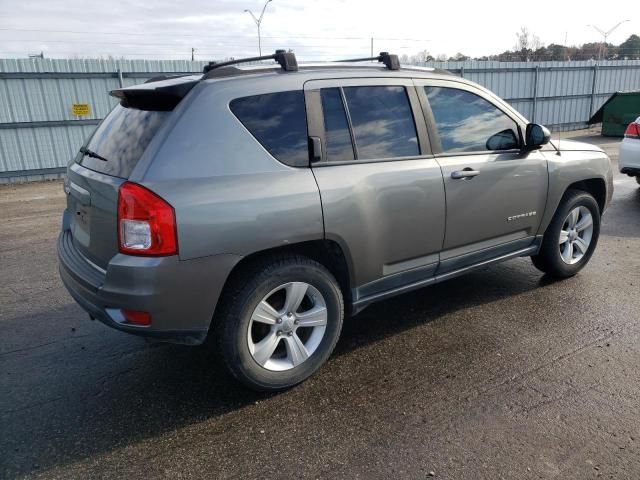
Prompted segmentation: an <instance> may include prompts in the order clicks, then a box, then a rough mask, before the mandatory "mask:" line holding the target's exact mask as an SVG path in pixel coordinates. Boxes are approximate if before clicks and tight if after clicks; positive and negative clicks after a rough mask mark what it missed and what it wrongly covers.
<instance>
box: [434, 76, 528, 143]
mask: <svg viewBox="0 0 640 480" xmlns="http://www.w3.org/2000/svg"><path fill="white" fill-rule="evenodd" d="M424 88H425V91H426V93H427V97H428V99H429V105H430V106H431V110H432V112H433V116H434V119H435V122H436V128H437V130H438V134H439V135H440V142H441V143H442V150H443V152H444V153H455V152H479V151H495V150H511V149H515V148H519V146H520V141H519V137H518V133H517V132H518V129H517V126H516V123H515V122H514V121H513V120H512V119H511V118H510V117H509V116H507V115H506V114H505V113H504V112H503V111H502V110H500V109H499V108H497V107H495V106H494V105H493V104H491V103H489V102H488V101H487V100H485V99H484V98H482V97H480V96H478V95H476V94H474V93H471V92H467V91H465V90H459V89H457V88H449V87H424Z"/></svg>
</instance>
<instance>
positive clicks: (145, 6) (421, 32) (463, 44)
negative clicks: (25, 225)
mask: <svg viewBox="0 0 640 480" xmlns="http://www.w3.org/2000/svg"><path fill="white" fill-rule="evenodd" d="M263 4H264V2H263V1H257V0H235V1H232V0H110V1H89V0H84V1H83V0H0V57H25V56H26V55H27V54H29V53H36V52H40V51H44V53H45V56H46V57H58V58H64V57H73V56H81V57H89V56H91V57H96V56H98V57H100V56H102V57H107V56H109V55H112V56H115V57H120V56H124V57H127V58H154V59H160V58H183V59H186V58H189V57H190V52H191V47H194V48H195V49H196V59H199V60H208V59H219V58H223V57H229V56H233V57H240V56H251V55H256V54H257V50H258V48H257V33H256V26H255V24H254V23H253V20H252V19H251V17H250V16H249V14H247V13H244V12H243V10H244V9H251V10H253V11H254V12H255V13H256V15H259V13H260V10H261V9H262V5H263ZM527 4H528V5H529V6H528V7H527V6H526V5H527ZM590 4H591V5H593V7H591V6H590ZM632 4H633V2H629V0H625V1H622V0H609V1H607V2H597V3H596V2H583V1H582V2H577V1H562V0H553V1H552V0H530V1H529V2H526V3H525V2H498V1H491V0H485V1H478V0H475V1H461V0H457V1H445V2H434V1H427V0H415V1H412V0H393V1H385V2H382V1H379V2H377V1H372V0H370V1H366V0H350V1H346V0H322V1H315V0H298V1H294V0H273V1H272V2H271V3H270V4H269V6H268V7H267V11H266V13H265V16H264V19H263V23H262V38H263V42H262V43H263V52H267V53H270V52H271V51H273V50H274V49H275V48H291V49H293V50H294V51H295V52H296V54H297V56H298V59H299V60H301V61H304V60H305V59H306V60H330V59H334V58H341V57H342V58H344V57H345V56H346V57H349V56H353V55H356V56H358V55H367V54H368V53H369V49H370V38H371V37H373V38H374V50H375V52H378V51H381V50H388V51H390V52H395V53H398V54H400V55H402V54H407V55H412V54H415V53H417V52H419V51H422V50H428V51H429V53H431V54H432V55H434V56H436V55H438V54H446V55H448V56H452V55H454V54H455V53H456V52H462V53H464V54H466V55H471V56H480V55H489V54H496V53H500V52H502V51H504V50H507V49H510V48H512V47H513V46H514V44H515V40H516V36H515V32H516V31H518V30H519V28H520V27H521V26H526V27H528V28H529V30H530V31H531V32H532V33H535V34H537V35H538V36H539V37H540V39H541V40H542V42H543V43H544V44H549V43H564V41H565V35H566V36H567V39H568V43H569V44H572V45H573V44H582V43H585V42H593V41H599V40H601V39H602V37H601V36H600V35H599V34H598V33H597V32H596V31H595V30H594V29H593V28H591V27H588V26H587V25H588V24H590V23H595V24H596V25H597V26H599V27H600V28H602V29H603V30H609V29H610V28H611V27H612V26H614V25H615V24H616V23H618V22H619V21H621V20H625V19H627V18H628V19H630V20H631V21H630V22H627V23H625V24H623V25H621V26H620V27H619V28H618V29H617V30H616V31H615V32H614V33H613V34H612V35H611V36H610V38H609V41H610V42H611V43H615V44H619V43H620V42H622V41H623V40H625V39H626V38H627V37H628V36H629V35H631V34H632V33H640V14H638V13H637V12H638V11H639V10H638V9H637V8H635V9H632V8H630V7H631V5H632ZM634 10H635V11H634Z"/></svg>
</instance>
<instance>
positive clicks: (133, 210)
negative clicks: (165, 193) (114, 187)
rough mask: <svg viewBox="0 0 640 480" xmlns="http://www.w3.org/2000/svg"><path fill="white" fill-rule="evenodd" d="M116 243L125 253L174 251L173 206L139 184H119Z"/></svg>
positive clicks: (175, 242) (141, 253) (144, 254)
mask: <svg viewBox="0 0 640 480" xmlns="http://www.w3.org/2000/svg"><path fill="white" fill-rule="evenodd" d="M118 244H119V248H120V253H126V254H127V255H143V256H168V255H175V254H177V253H178V239H177V234H176V215H175V212H174V210H173V207H172V206H171V205H169V204H168V203H167V202H166V201H164V200H163V199H162V198H160V197H159V196H158V195H156V194H155V193H153V192H152V191H151V190H147V189H146V188H144V187H143V186H141V185H138V184H136V183H131V182H125V183H123V184H122V185H121V186H120V191H119V192H118Z"/></svg>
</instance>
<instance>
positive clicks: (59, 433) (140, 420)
mask: <svg viewBox="0 0 640 480" xmlns="http://www.w3.org/2000/svg"><path fill="white" fill-rule="evenodd" d="M524 262H526V263H524ZM523 270H524V271H523ZM550 283H552V280H551V279H550V278H548V277H546V276H542V277H541V276H540V275H539V274H538V273H536V271H535V270H533V267H531V266H530V262H528V260H525V259H522V260H516V261H515V262H509V263H507V264H503V265H498V266H493V267H487V268H485V269H483V270H480V271H477V272H474V273H471V274H468V275H466V276H464V277H459V278H456V279H452V280H449V281H447V282H445V283H442V284H438V285H435V286H432V287H428V288H424V289H421V290H418V291H415V292H412V293H409V294H406V295H403V296H400V297H396V298H393V299H390V300H387V301H384V302H380V303H378V304H374V305H371V306H369V307H368V308H367V309H365V310H364V311H363V312H361V313H360V314H358V315H356V316H355V317H353V318H350V319H348V320H347V321H345V325H344V329H343V334H342V337H341V340H340V342H339V343H338V346H337V348H336V351H335V354H334V355H338V356H340V355H345V354H348V353H350V352H353V351H355V350H357V349H358V348H359V347H361V346H363V345H367V344H371V343H373V342H377V341H379V340H381V339H384V338H386V337H389V336H393V335H397V334H399V333H401V332H403V331H406V330H408V329H411V328H415V327H417V326H420V325H425V324H428V323H430V322H433V321H436V320H438V319H440V318H442V317H443V316H447V315H450V314H452V313H454V312H456V311H457V310H460V309H469V308H474V307H477V306H479V305H482V304H487V303H490V302H494V301H499V300H501V299H505V298H508V297H513V296H517V295H520V294H523V293H525V292H528V291H531V290H534V289H537V288H541V287H544V286H546V285H549V284H550ZM15 321H16V322H18V323H19V322H29V323H33V324H34V325H38V324H40V325H42V324H52V322H53V327H52V328H60V327H62V328H66V326H68V325H71V324H76V323H77V322H87V321H86V320H85V317H84V314H83V313H82V312H81V310H80V309H79V307H77V306H76V305H74V304H68V305H65V306H63V307H60V308H58V309H52V310H50V311H47V312H42V313H39V314H36V315H32V316H30V317H28V318H27V317H25V318H18V319H15ZM68 322H71V323H68ZM74 322H76V323H74ZM87 323H89V326H87V327H82V328H77V329H76V327H70V328H69V331H70V332H71V333H69V334H68V336H65V337H64V338H60V339H57V340H56V341H54V342H52V343H49V344H45V345H43V346H40V347H37V348H33V349H25V350H23V351H20V352H18V353H10V354H4V355H3V356H2V357H0V359H2V360H3V365H4V366H3V370H4V373H3V375H4V374H5V373H6V375H5V378H4V380H3V384H4V385H5V387H6V389H5V392H6V395H5V396H4V398H3V399H2V400H0V405H1V407H2V409H1V415H2V425H3V427H2V429H1V430H2V431H3V433H2V434H0V448H1V449H2V451H3V452H5V453H4V454H3V457H4V460H3V462H4V463H5V466H4V468H3V470H4V472H5V474H7V475H9V476H14V475H24V474H29V473H33V472H37V471H40V472H41V471H42V470H46V469H49V468H52V467H54V466H60V465H66V464H69V463H73V462H76V461H79V460H82V459H86V458H91V457H94V456H96V455H99V454H101V453H105V452H110V451H113V450H114V449H117V448H121V447H124V446H127V445H132V444H136V443H138V442H140V441H142V440H144V439H148V438H153V437H156V436H159V435H161V434H163V433H166V432H169V431H172V430H175V429H180V428H182V427H185V426H187V425H190V424H194V423H198V422H202V421H205V420H211V419H212V418H215V417H220V416H223V415H225V414H227V413H230V412H233V411H235V410H238V409H241V408H243V407H245V406H247V405H250V404H252V403H254V402H257V401H263V400H267V399H269V398H270V397H271V396H273V394H260V393H255V392H251V391H249V390H247V389H245V388H243V387H242V386H240V385H239V384H237V383H236V382H235V381H234V380H233V379H232V378H230V376H229V374H228V373H227V372H226V370H225V369H224V368H223V366H222V362H221V361H220V359H219V358H218V356H217V355H216V354H215V353H213V351H212V350H211V349H209V348H205V347H196V348H190V347H184V346H178V345H167V344H150V343H148V342H146V341H144V340H143V339H140V338H137V337H132V336H128V335H126V334H122V333H121V332H116V331H113V330H111V329H108V328H106V327H104V326H102V325H100V324H98V323H97V322H87ZM80 324H81V325H85V324H84V323H80ZM72 329H75V330H72Z"/></svg>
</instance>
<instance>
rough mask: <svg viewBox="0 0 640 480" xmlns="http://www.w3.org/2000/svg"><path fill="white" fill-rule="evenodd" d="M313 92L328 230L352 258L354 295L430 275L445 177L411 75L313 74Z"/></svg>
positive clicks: (309, 94)
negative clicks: (341, 76) (432, 148)
mask: <svg viewBox="0 0 640 480" xmlns="http://www.w3.org/2000/svg"><path fill="white" fill-rule="evenodd" d="M305 99H306V103H307V115H308V125H309V135H310V144H311V145H312V146H314V145H315V149H314V153H313V155H312V156H313V157H315V158H314V161H313V162H312V169H313V173H314V175H315V178H316V181H317V183H318V187H319V189H320V196H321V200H322V210H323V215H324V226H325V235H326V238H328V239H331V240H334V241H336V242H338V243H339V244H340V246H341V247H342V249H343V251H344V252H345V253H346V256H347V260H348V261H349V262H350V267H351V272H352V282H353V284H354V285H355V287H356V288H355V290H354V297H355V298H354V299H353V300H354V301H355V302H356V303H357V302H358V300H359V299H362V298H371V297H375V296H379V295H383V294H384V293H385V292H388V291H389V290H393V289H398V288H404V287H405V286H407V285H409V284H415V283H416V282H420V281H422V280H424V279H428V278H431V277H432V276H433V273H434V272H435V270H436V268H437V265H438V261H439V255H438V253H439V251H440V249H441V248H442V241H443V238H444V226H445V200H444V185H443V181H442V174H441V171H440V166H439V165H438V163H437V162H436V160H435V159H434V158H433V155H432V154H431V151H430V146H429V141H428V136H427V131H426V124H425V122H424V116H423V114H422V111H421V107H420V104H419V101H418V98H417V95H416V92H415V88H414V86H413V83H412V81H411V80H410V79H389V78H378V79H336V80H314V81H309V82H307V83H306V84H305Z"/></svg>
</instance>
